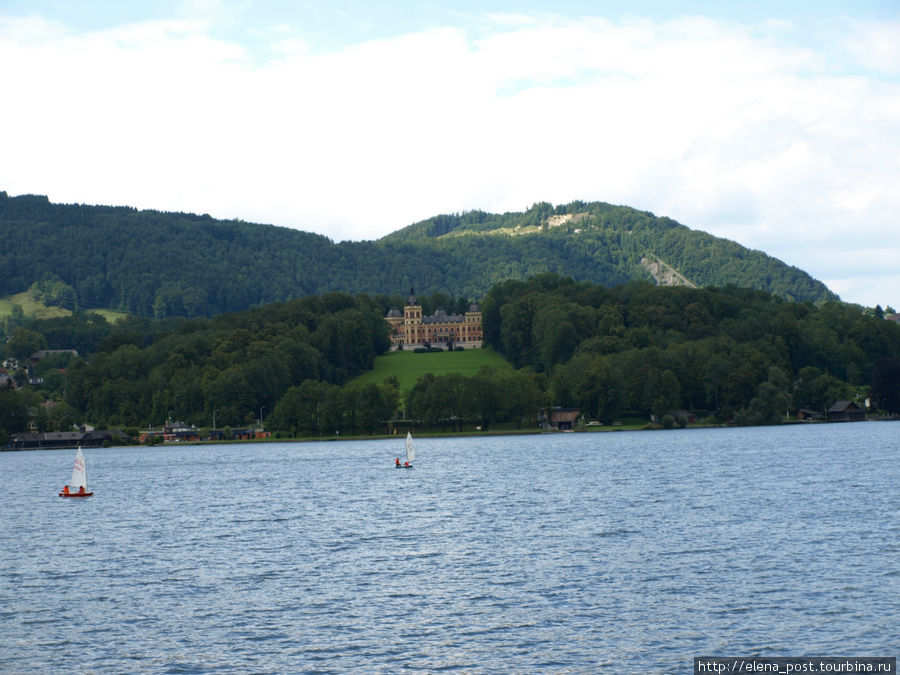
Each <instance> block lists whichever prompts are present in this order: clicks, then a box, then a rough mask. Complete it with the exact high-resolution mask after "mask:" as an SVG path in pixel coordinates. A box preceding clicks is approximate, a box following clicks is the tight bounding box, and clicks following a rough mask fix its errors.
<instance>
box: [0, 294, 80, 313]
mask: <svg viewBox="0 0 900 675" xmlns="http://www.w3.org/2000/svg"><path fill="white" fill-rule="evenodd" d="M14 305H19V306H20V307H21V308H22V312H23V313H24V314H25V316H29V317H34V318H36V319H53V318H56V317H59V316H69V315H70V314H71V313H72V312H70V311H69V310H67V309H63V308H62V307H47V305H45V304H44V303H42V302H37V301H36V300H35V299H34V297H33V296H32V295H31V292H30V291H25V292H24V293H17V294H16V295H8V296H6V297H5V298H0V319H4V318H6V317H7V316H9V315H10V314H12V309H13V306H14Z"/></svg>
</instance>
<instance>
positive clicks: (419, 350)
mask: <svg viewBox="0 0 900 675" xmlns="http://www.w3.org/2000/svg"><path fill="white" fill-rule="evenodd" d="M426 353H428V347H416V348H415V349H413V354H426Z"/></svg>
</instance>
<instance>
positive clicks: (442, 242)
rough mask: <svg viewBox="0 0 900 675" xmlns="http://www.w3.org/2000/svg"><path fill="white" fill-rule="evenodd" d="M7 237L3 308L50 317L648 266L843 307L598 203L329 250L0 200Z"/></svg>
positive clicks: (280, 235)
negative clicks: (10, 299) (42, 306)
mask: <svg viewBox="0 0 900 675" xmlns="http://www.w3.org/2000/svg"><path fill="white" fill-rule="evenodd" d="M0 228H2V232H3V244H2V247H0V269H3V274H2V275H0V296H6V295H13V294H16V293H20V292H23V291H25V290H28V289H34V290H36V291H38V292H39V293H40V294H41V296H42V298H43V299H44V300H45V301H46V302H47V304H53V305H59V306H62V307H66V308H69V309H73V310H75V309H78V310H86V309H97V308H110V309H117V310H121V311H124V312H128V313H133V314H136V315H138V316H145V317H155V318H164V317H173V316H182V317H195V316H207V317H210V316H214V315H216V314H221V313H223V312H236V311H242V310H246V309H249V308H251V307H258V306H262V305H267V304H270V303H274V302H287V301H289V300H292V299H295V298H299V297H304V296H308V295H317V294H319V295H320V294H324V293H328V292H333V291H340V292H347V293H395V292H405V291H406V290H407V289H408V288H409V287H410V286H415V287H416V289H417V290H418V291H419V292H420V293H425V294H429V293H438V292H444V293H449V294H451V295H453V296H461V297H465V298H468V299H470V300H476V299H480V298H482V297H483V296H484V295H485V294H486V293H487V291H488V289H490V287H491V286H493V285H494V284H497V283H501V282H504V281H506V280H508V279H520V280H524V279H528V278H530V277H533V276H536V275H539V274H544V273H556V274H561V275H565V276H570V277H572V278H573V279H575V280H577V281H587V282H591V283H596V284H601V285H603V286H607V287H610V286H618V285H621V284H625V283H627V282H629V281H634V280H648V281H650V280H652V279H653V276H652V274H651V272H650V271H649V270H648V263H649V262H652V263H659V264H663V265H666V266H668V267H670V268H671V269H672V270H674V271H675V272H677V273H678V274H680V275H681V276H682V277H683V278H684V279H685V280H686V281H687V282H691V283H693V284H695V285H697V286H709V285H713V286H724V285H727V284H734V285H736V286H741V287H745V288H753V289H759V290H765V291H768V292H771V293H774V294H776V295H778V296H779V297H782V298H784V299H787V300H796V301H801V302H803V301H811V302H824V301H828V300H835V299H837V298H836V296H835V295H834V294H832V293H831V292H830V291H829V290H828V289H827V288H826V287H825V286H824V285H823V284H822V283H820V282H818V281H816V280H814V279H812V278H811V277H810V276H809V275H808V274H806V273H805V272H803V271H801V270H799V269H797V268H794V267H789V266H788V265H785V264H784V263H782V262H780V261H778V260H776V259H774V258H771V257H769V256H767V255H765V254H764V253H761V252H759V251H751V250H749V249H746V248H743V247H741V246H739V245H738V244H736V243H734V242H732V241H728V240H725V239H720V238H717V237H713V236H711V235H709V234H706V233H703V232H699V231H693V230H690V229H689V228H687V227H685V226H684V225H680V224H678V223H676V222H675V221H672V220H670V219H668V218H657V217H656V216H654V215H653V214H650V213H647V212H642V211H637V210H635V209H632V208H628V207H624V206H612V205H609V204H603V203H596V202H595V203H583V202H573V203H571V204H568V205H565V206H556V207H554V206H552V205H550V204H545V203H542V204H535V205H534V206H533V207H532V208H531V209H529V210H528V211H527V212H524V213H507V214H502V215H492V214H488V213H483V212H477V211H476V212H470V213H467V214H461V215H446V216H437V217H435V218H432V219H430V220H427V221H424V222H422V223H418V224H415V225H411V226H409V227H406V228H404V229H402V230H399V231H397V232H395V233H393V234H391V235H389V236H387V237H384V238H383V239H381V240H378V241H363V242H340V243H334V242H332V241H331V240H329V239H328V238H326V237H323V236H320V235H315V234H310V233H307V232H300V231H297V230H293V229H288V228H283V227H274V226H271V225H258V224H252V223H246V222H241V221H234V220H231V221H223V220H216V219H214V218H211V217H210V216H206V215H193V214H185V213H164V212H159V211H150V210H143V211H139V210H136V209H133V208H128V207H112V206H86V205H79V204H53V203H51V202H50V201H49V200H48V199H47V198H46V197H42V196H35V195H25V196H18V197H10V196H8V195H7V194H6V193H5V192H0Z"/></svg>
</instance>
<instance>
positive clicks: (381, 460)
mask: <svg viewBox="0 0 900 675" xmlns="http://www.w3.org/2000/svg"><path fill="white" fill-rule="evenodd" d="M402 445H403V442H402V439H400V438H397V439H396V440H387V441H367V442H343V441H336V442H324V443H284V444H260V445H228V446H182V447H162V448H153V449H150V448H144V447H135V448H109V449H96V450H87V451H86V452H85V455H86V460H87V468H88V484H89V487H90V489H92V490H94V491H95V496H94V497H93V498H91V499H87V500H76V499H60V498H59V497H57V496H56V493H57V492H58V491H59V489H60V488H61V487H62V485H63V484H64V483H65V482H67V481H68V479H69V475H70V473H71V468H72V461H73V459H74V451H71V450H66V451H56V450H54V451H36V452H3V453H0V469H2V473H0V475H2V476H3V481H4V489H3V491H2V496H0V504H2V522H0V535H2V550H0V580H2V581H0V671H2V672H23V671H25V672H29V671H36V672H46V671H50V670H63V669H74V670H77V671H81V672H86V671H94V672H109V671H113V672H125V671H139V672H161V673H162V672H170V673H184V672H198V673H205V672H253V673H269V672H277V673H282V672H321V673H332V672H333V673H344V672H348V671H365V672H396V671H421V672H439V671H445V670H458V671H460V672H473V673H482V672H483V673H490V672H498V673H508V672H535V671H541V672H596V671H605V672H612V673H619V672H622V673H640V672H653V673H656V672H672V673H685V672H692V671H691V668H692V665H693V657H694V656H701V655H703V656H706V655H763V656H803V655H808V656H812V655H815V656H828V655H832V656H848V655H868V656H897V655H898V651H900V649H898V648H900V621H898V615H900V601H898V597H900V550H898V548H900V547H898V541H900V536H898V535H900V495H898V484H900V424H896V423H874V422H870V423H857V424H844V425H838V424H834V425H812V426H802V427H801V426H793V427H784V428H781V427H767V428H752V429H709V430H699V429H698V430H690V429H688V430H672V431H658V432H619V433H594V434H555V435H541V436H524V437H512V436H511V437H471V438H454V439H420V440H418V441H417V444H416V447H417V458H416V462H415V464H416V466H415V468H414V469H413V470H409V471H407V470H400V471H398V470H396V469H394V468H393V463H394V458H395V457H397V456H400V455H401V453H402Z"/></svg>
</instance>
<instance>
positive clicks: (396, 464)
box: [394, 457, 400, 469]
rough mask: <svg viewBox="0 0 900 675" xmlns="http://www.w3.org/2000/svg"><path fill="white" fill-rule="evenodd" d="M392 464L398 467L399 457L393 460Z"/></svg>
mask: <svg viewBox="0 0 900 675" xmlns="http://www.w3.org/2000/svg"><path fill="white" fill-rule="evenodd" d="M394 466H396V467H397V468H398V469H399V468H400V458H399V457H398V458H397V459H395V460H394Z"/></svg>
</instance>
